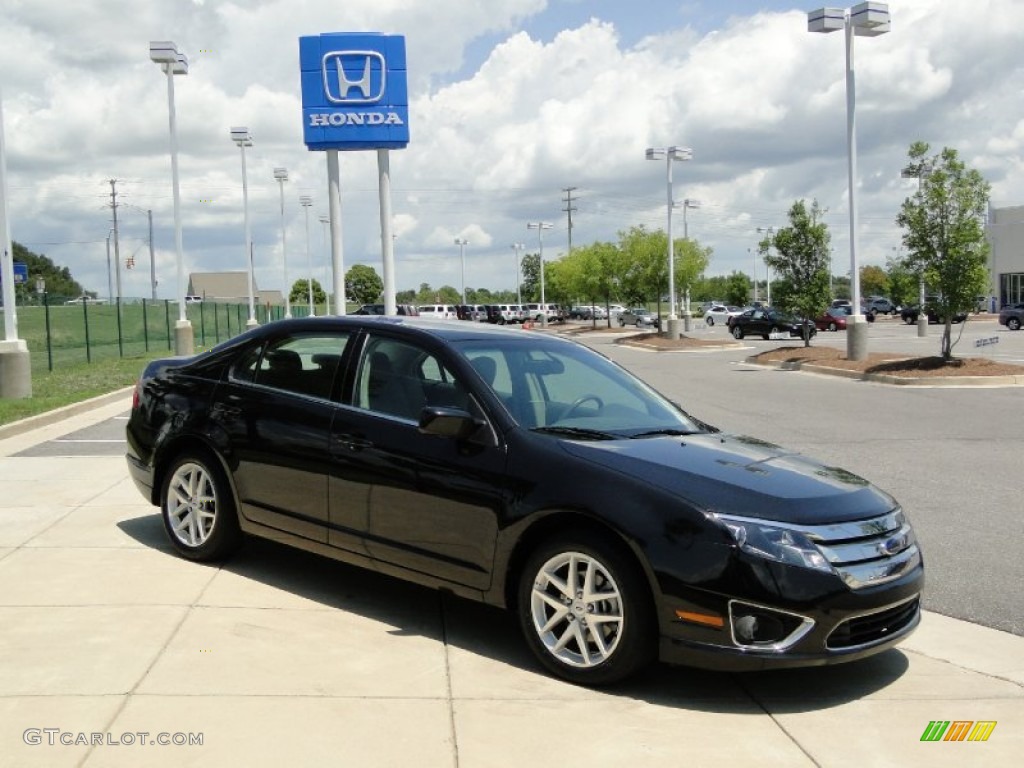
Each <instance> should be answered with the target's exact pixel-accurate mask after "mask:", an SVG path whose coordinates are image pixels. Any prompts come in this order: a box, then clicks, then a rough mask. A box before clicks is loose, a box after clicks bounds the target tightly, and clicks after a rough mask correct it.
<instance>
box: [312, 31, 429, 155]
mask: <svg viewBox="0 0 1024 768" xmlns="http://www.w3.org/2000/svg"><path fill="white" fill-rule="evenodd" d="M299 62H300V66H301V69H302V134H303V139H304V141H305V142H306V147H307V148H309V149H313V150H323V149H402V148H404V147H405V146H406V145H407V144H408V143H409V91H408V88H407V86H406V77H405V36H404V35H382V34H380V33H377V32H359V33H334V34H324V35H310V36H307V37H300V38H299Z"/></svg>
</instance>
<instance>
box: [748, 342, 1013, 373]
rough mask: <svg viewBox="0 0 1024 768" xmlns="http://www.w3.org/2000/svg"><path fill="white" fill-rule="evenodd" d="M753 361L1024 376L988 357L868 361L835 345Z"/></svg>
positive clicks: (877, 357) (781, 351)
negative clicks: (857, 358) (850, 358)
mask: <svg viewBox="0 0 1024 768" xmlns="http://www.w3.org/2000/svg"><path fill="white" fill-rule="evenodd" d="M751 360H753V361H755V362H760V363H811V364H814V365H820V366H823V367H826V368H839V369H843V370H847V371H859V372H861V373H883V374H885V375H887V376H900V377H904V378H928V377H931V376H935V377H950V376H1021V375H1024V366H1021V365H1011V364H1010V363H1001V362H998V361H995V360H990V359H989V358H985V357H956V358H953V359H952V360H950V361H948V362H947V361H946V360H943V359H942V358H941V357H938V356H932V357H901V356H899V355H893V354H886V353H884V352H872V353H870V354H868V356H867V359H865V360H847V359H846V357H845V355H844V353H843V352H842V351H841V350H838V349H834V348H832V347H779V348H777V349H771V350H768V351H767V352H761V353H760V354H758V355H754V356H753V357H752V358H751Z"/></svg>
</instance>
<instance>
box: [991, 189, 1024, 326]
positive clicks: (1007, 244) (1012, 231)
mask: <svg viewBox="0 0 1024 768" xmlns="http://www.w3.org/2000/svg"><path fill="white" fill-rule="evenodd" d="M986 231H987V234H988V243H989V248H990V253H989V269H990V271H991V275H992V285H991V286H990V290H991V292H992V295H993V296H994V297H995V298H996V305H997V306H996V308H997V309H998V308H999V307H1002V306H1004V305H1006V304H1016V303H1018V302H1022V301H1024V205H1016V206H1012V207H1009V208H992V209H991V210H990V212H989V221H988V226H987V227H986Z"/></svg>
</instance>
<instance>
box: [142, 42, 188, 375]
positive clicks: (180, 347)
mask: <svg viewBox="0 0 1024 768" xmlns="http://www.w3.org/2000/svg"><path fill="white" fill-rule="evenodd" d="M149 58H150V60H151V61H154V62H156V63H157V64H159V65H160V67H161V68H162V69H163V71H164V74H165V75H167V113H168V121H169V123H170V130H171V187H172V189H173V194H174V252H175V258H176V262H177V279H178V286H177V299H178V322H177V323H176V324H175V326H174V350H175V354H178V355H191V354H193V352H194V346H193V345H194V340H193V332H192V323H190V322H189V319H188V317H187V316H186V315H185V256H184V254H183V252H182V247H181V194H180V192H179V189H178V127H177V119H176V117H175V112H174V76H175V75H187V74H188V58H187V57H186V56H185V54H184V53H181V52H180V51H179V50H178V46H176V45H175V44H174V43H172V42H171V41H169V40H165V41H158V42H151V43H150V44H149Z"/></svg>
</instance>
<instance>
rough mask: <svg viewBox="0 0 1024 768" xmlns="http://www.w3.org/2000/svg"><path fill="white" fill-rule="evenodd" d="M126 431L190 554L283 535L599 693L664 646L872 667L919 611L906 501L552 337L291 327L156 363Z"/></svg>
mask: <svg viewBox="0 0 1024 768" xmlns="http://www.w3.org/2000/svg"><path fill="white" fill-rule="evenodd" d="M126 436H127V445H128V448H127V464H128V469H129V472H130V474H131V477H132V479H133V480H134V482H135V484H136V486H137V487H138V489H139V490H140V491H141V493H142V495H143V497H144V498H145V499H146V501H148V502H149V503H151V504H153V505H155V506H157V507H158V508H159V510H160V515H161V518H162V521H163V527H164V529H165V532H166V534H167V537H168V540H169V541H170V544H171V546H172V547H173V548H174V549H175V550H176V551H177V552H178V553H179V554H180V555H181V556H182V557H184V558H187V559H190V560H196V561H219V560H222V559H223V558H226V557H228V556H230V555H231V554H232V553H233V552H234V551H235V550H236V549H237V548H238V546H239V545H240V544H241V542H242V539H243V536H244V535H251V536H257V537H267V538H271V539H274V540H275V541H278V542H281V543H284V544H288V545H291V546H295V547H298V548H301V549H305V550H309V551H312V552H316V553H318V554H321V555H325V556H328V557H333V558H336V559H338V560H342V561H345V562H348V563H351V564H354V565H357V566H362V567H367V568H372V569H374V570H376V571H378V572H382V573H386V574H390V575H392V576H396V577H399V578H403V579H407V580H410V581H413V582H416V583H418V584H422V585H426V586H429V587H434V588H439V589H444V590H446V591H450V592H452V593H454V594H457V595H460V596H463V597H466V598H470V599H475V600H481V601H484V602H486V603H490V604H493V605H496V606H500V607H504V608H507V609H509V610H511V611H514V612H515V613H516V614H517V615H518V619H519V624H520V627H521V630H522V633H523V635H524V637H525V641H526V644H527V645H528V646H529V648H530V650H531V651H532V652H533V654H535V656H536V658H537V659H538V661H539V663H540V664H541V665H543V667H545V668H546V669H547V670H549V671H550V672H551V673H553V674H555V675H558V676H560V677H563V678H565V679H567V680H570V681H572V682H574V683H578V684H587V685H603V684H609V683H613V682H616V681H619V680H623V679H625V678H628V677H630V676H631V675H633V674H635V673H637V672H639V671H640V670H641V669H642V668H643V667H644V666H645V665H647V664H648V662H650V661H653V660H654V659H655V658H657V657H660V658H661V659H663V660H665V661H669V662H673V663H685V664H691V665H698V666H706V667H712V668H718V669H762V668H772V667H775V668H778V667H787V666H802V665H820V664H830V663H837V662H844V661H852V660H854V659H859V658H863V657H866V656H870V655H873V654H876V653H879V652H880V651H883V650H885V649H887V648H890V647H892V646H893V645H895V644H896V643H898V642H900V641H901V640H902V639H904V638H905V637H906V636H907V635H908V634H909V633H910V632H911V631H912V630H913V629H914V628H915V627H916V626H917V625H918V623H919V621H920V604H919V597H920V592H921V589H922V586H923V579H924V566H923V561H922V555H921V551H920V548H919V546H918V544H917V542H916V538H915V535H914V531H913V529H912V528H911V526H910V523H909V522H908V521H907V519H906V516H905V514H904V513H903V511H902V510H901V508H900V506H899V504H898V503H897V502H896V501H895V500H894V499H893V498H892V497H890V496H889V495H887V494H886V493H884V492H883V491H881V490H879V489H878V488H876V487H874V486H872V485H870V484H869V483H868V482H867V481H866V480H863V479H861V478H859V477H856V476H855V475H853V474H851V473H849V472H847V471H843V470H840V469H837V468H836V467H834V466H831V465H828V464H822V463H819V462H816V461H814V460H812V459H810V458H806V457H803V456H800V455H798V454H795V453H793V452H792V451H788V450H784V449H782V448H779V447H777V446H774V445H771V444H769V443H765V442H763V441H761V440H756V439H753V438H749V437H737V436H732V435H728V434H724V433H722V432H720V431H718V430H717V429H715V428H714V427H711V426H709V425H707V424H705V423H703V422H702V421H700V420H699V419H696V418H694V417H692V416H690V415H689V414H687V413H686V412H684V411H683V410H681V409H680V408H679V406H678V405H676V404H674V403H673V402H671V401H670V400H668V399H666V398H665V397H663V396H662V395H660V394H658V393H657V392H656V391H654V390H653V389H651V388H650V387H649V386H648V385H646V384H644V383H643V382H641V381H640V380H639V379H637V378H636V377H634V376H633V375H632V374H630V373H629V372H627V371H626V370H625V369H623V368H622V367H620V366H618V365H616V364H615V363H613V362H611V361H609V360H608V359H607V358H605V357H604V356H602V355H600V354H599V353H597V352H595V351H593V350H591V349H589V348H587V347H585V346H583V345H581V344H577V343H576V342H573V341H570V340H567V339H563V338H558V337H555V336H551V335H547V334H534V333H520V332H516V331H512V330H510V329H502V328H494V327H491V326H486V325H480V324H473V325H467V324H464V323H462V324H457V323H451V322H439V321H434V320H430V321H425V320H423V319H422V318H407V317H402V318H395V317H387V318H384V317H373V316H361V317H353V316H348V317H318V318H308V319H307V318H303V319H293V320H283V321H278V322H275V323H268V324H267V325H264V326H262V327H257V328H254V329H252V330H250V331H247V332H245V333H243V334H241V335H239V336H236V337H234V338H232V339H231V340H229V341H227V342H225V343H223V344H220V345H218V346H216V347H214V348H213V349H212V350H210V351H208V352H205V353H202V354H199V355H196V356H194V357H189V358H166V359H161V360H156V361H153V362H151V363H149V364H148V365H147V366H146V368H145V370H144V371H143V373H142V376H141V377H140V379H139V381H138V384H137V386H136V389H135V394H134V397H133V405H132V410H131V415H130V417H129V420H128V422H127V428H126ZM254 567H255V568H256V570H257V571H258V570H259V567H260V566H259V564H258V563H257V564H256V565H255V566H254ZM379 599H381V600H383V599H384V597H380V598H379ZM339 610H340V609H339Z"/></svg>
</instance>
